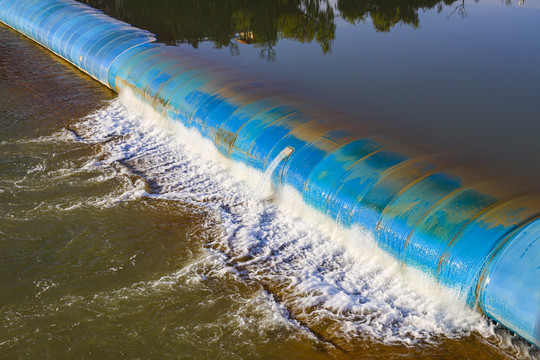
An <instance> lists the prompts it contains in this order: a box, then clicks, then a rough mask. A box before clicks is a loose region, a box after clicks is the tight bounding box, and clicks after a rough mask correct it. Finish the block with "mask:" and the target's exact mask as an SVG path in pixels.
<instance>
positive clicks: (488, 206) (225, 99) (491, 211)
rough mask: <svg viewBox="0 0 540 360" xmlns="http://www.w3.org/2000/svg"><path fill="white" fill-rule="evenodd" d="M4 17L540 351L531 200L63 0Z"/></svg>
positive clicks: (538, 208) (22, 3) (0, 16)
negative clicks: (359, 232) (265, 174)
mask: <svg viewBox="0 0 540 360" xmlns="http://www.w3.org/2000/svg"><path fill="white" fill-rule="evenodd" d="M0 21H2V22H3V23H4V24H6V25H7V26H10V27H11V28H13V29H15V30H16V31H18V32H20V33H22V34H24V35H25V36H27V37H29V38H30V39H32V40H34V41H35V42H37V43H39V44H41V45H42V46H44V47H46V48H47V49H49V50H50V51H52V52H54V53H55V54H57V55H58V56H60V57H62V58H63V59H65V60H67V61H68V62H70V63H72V64H73V65H75V66H76V67H78V68H79V69H81V70H82V71H84V72H85V73H87V74H88V75H90V76H91V77H93V78H94V79H96V80H98V81H100V82H101V83H102V84H104V85H105V86H108V87H109V88H111V89H112V90H114V91H117V92H121V91H122V90H123V89H130V90H131V91H132V92H134V93H136V94H137V96H139V97H141V98H143V99H145V100H146V101H147V102H148V103H151V104H152V105H153V106H154V107H155V108H156V110H158V111H159V112H161V113H164V114H166V115H167V116H168V117H169V118H170V119H171V120H172V121H180V122H181V123H183V124H184V125H185V126H187V127H191V128H196V129H198V131H199V132H200V133H201V134H202V136H204V137H206V138H208V139H211V140H212V141H213V142H214V143H215V145H216V147H217V148H218V149H219V151H221V152H222V153H223V154H225V155H226V156H228V157H230V158H232V159H233V160H236V161H239V162H243V163H245V164H247V165H249V166H251V167H253V168H256V169H259V170H261V171H265V170H266V169H267V168H268V167H269V165H270V163H272V161H273V160H274V159H275V158H276V157H278V155H280V154H282V152H283V151H284V150H285V149H288V150H287V151H288V152H287V154H288V155H287V156H286V157H284V158H283V160H282V161H281V162H280V163H279V165H278V166H277V168H276V169H275V171H274V172H273V173H272V177H273V181H274V183H275V184H276V185H277V186H280V185H288V186H291V187H293V188H294V189H296V190H297V191H298V192H299V193H300V194H302V196H303V199H304V200H305V202H306V203H307V204H309V205H310V206H312V207H313V208H316V209H317V210H318V211H320V212H322V213H324V214H326V215H327V216H328V217H330V218H332V219H335V220H336V221H338V222H339V223H341V224H343V225H344V226H361V227H363V228H364V229H366V230H367V231H370V232H371V233H372V234H373V236H374V238H375V239H376V241H377V243H378V244H379V246H380V247H381V248H382V249H384V250H386V251H387V252H389V253H390V254H392V255H393V256H395V257H396V258H397V259H399V260H400V261H402V262H404V263H406V264H407V265H410V266H413V267H416V268H419V269H421V270H423V271H424V272H426V273H427V274H429V275H430V276H432V277H433V278H435V279H437V281H439V282H440V283H442V284H444V285H445V286H448V287H450V288H453V289H456V290H457V291H459V293H460V294H462V295H463V297H464V298H465V299H466V301H467V302H468V303H469V304H470V306H471V307H475V308H477V309H478V310H479V311H481V312H483V313H484V314H486V315H487V316H489V317H490V318H492V319H494V320H495V321H497V322H499V323H501V324H503V325H504V326H506V327H507V328H508V329H510V330H512V331H513V332H515V333H517V334H519V335H521V336H522V337H523V338H525V339H527V340H528V341H530V342H531V343H533V344H535V345H537V346H540V315H539V308H540V216H539V215H540V196H539V195H538V194H522V193H520V192H519V191H514V190H511V189H510V188H509V187H507V186H505V185H504V184H498V183H497V182H493V181H484V180H482V179H480V178H478V177H476V176H473V175H472V174H471V173H470V172H467V171H462V170H460V169H458V168H452V167H449V166H448V165H447V164H445V161H444V159H441V158H438V157H435V156H422V155H418V154H417V153H415V152H414V151H412V150H403V149H399V148H397V147H395V146H394V145H393V144H391V143H388V142H386V141H383V140H380V139H378V138H375V137H369V136H364V135H362V134H361V133H358V132H353V131H352V130H350V129H347V128H341V129H340V128H336V126H335V121H334V119H333V117H332V114H327V115H321V113H317V114H314V113H312V112H310V111H309V110H308V109H307V108H302V107H301V106H298V105H297V104H295V103H292V102H289V101H286V100H284V99H282V98H279V97H276V96H273V94H271V93H269V92H268V90H266V89H265V88H264V87H262V86H260V85H257V84H256V83H252V82H246V81H240V80H238V78H236V77H235V76H233V75H232V74H230V73H228V72H227V71H224V70H220V69H219V68H217V67H216V66H212V65H208V64H204V63H201V61H198V60H195V59H193V58H191V57H189V56H186V55H185V54H183V52H182V51H181V50H180V49H179V48H177V47H173V46H166V45H164V44H159V43H156V42H155V37H154V35H153V34H151V33H149V32H147V31H144V30H140V29H137V28H134V27H133V26H131V25H129V24H126V23H124V22H121V21H118V20H116V19H113V18H110V17H108V16H106V15H104V14H103V13H102V12H100V11H98V10H95V9H93V8H91V7H89V6H86V5H84V4H81V3H78V2H75V1H72V0H0Z"/></svg>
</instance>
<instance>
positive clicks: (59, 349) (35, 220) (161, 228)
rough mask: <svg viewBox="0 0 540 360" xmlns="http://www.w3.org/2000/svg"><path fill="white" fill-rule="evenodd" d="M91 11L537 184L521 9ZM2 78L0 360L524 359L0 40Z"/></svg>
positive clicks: (363, 253)
mask: <svg viewBox="0 0 540 360" xmlns="http://www.w3.org/2000/svg"><path fill="white" fill-rule="evenodd" d="M89 2H90V3H91V4H92V5H93V6H96V7H100V8H102V9H103V10H105V11H107V12H109V13H111V14H112V15H114V16H116V17H119V18H123V19H124V20H126V21H128V22H130V23H133V24H134V25H136V26H139V27H142V28H147V29H149V30H152V31H154V32H156V33H157V34H158V36H159V38H160V40H161V41H165V42H168V43H177V44H179V46H184V47H192V48H194V49H193V51H194V52H196V53H198V54H200V55H201V56H204V57H210V58H212V59H214V61H216V62H220V63H223V64H225V65H226V66H230V67H232V68H234V69H235V70H236V71H241V72H245V73H246V74H247V76H250V77H256V78H264V79H266V81H268V82H271V83H272V85H273V86H277V87H279V88H281V89H284V90H283V91H284V92H288V93H290V94H292V95H294V96H296V97H301V98H307V99H311V101H314V102H316V103H317V104H318V105H320V104H321V103H322V104H324V106H326V107H333V108H336V109H338V110H339V111H340V112H343V113H345V114H348V115H349V117H348V118H349V119H350V120H349V121H352V122H355V121H364V122H368V123H369V124H374V125H376V126H379V127H381V128H382V129H383V131H385V132H387V133H388V134H390V135H392V136H396V137H402V138H403V139H405V140H406V141H410V142H413V143H415V144H417V145H421V146H424V147H425V148H426V149H428V150H429V151H443V152H461V154H460V155H462V156H464V158H465V159H467V161H468V162H469V163H470V164H472V165H473V166H475V167H480V168H482V170H483V171H485V172H487V173H490V174H492V175H494V176H495V175H496V176H505V177H509V178H511V179H512V180H514V181H516V182H519V183H521V184H523V186H529V187H534V186H535V185H536V184H537V183H538V179H539V177H538V173H537V172H538V171H539V170H538V169H539V168H540V167H539V166H538V165H539V164H540V162H539V156H540V155H539V153H540V151H538V150H540V149H539V145H538V142H537V141H536V137H537V134H538V133H539V132H538V130H540V129H539V127H540V125H539V123H540V122H539V121H538V120H539V118H538V105H537V104H538V100H540V90H539V87H538V80H539V74H540V72H539V67H538V64H539V63H540V62H538V60H539V59H540V46H539V45H538V42H537V41H535V38H536V37H537V36H536V34H539V33H540V10H538V8H540V5H539V2H538V1H537V2H533V1H530V2H527V0H526V2H525V3H524V4H523V6H521V7H520V6H518V5H519V4H518V3H511V4H506V3H504V4H503V3H500V2H488V1H485V2H482V1H481V2H479V3H468V2H465V3H461V2H452V1H447V2H445V3H439V2H436V1H412V2H406V1H401V2H399V3H396V2H393V1H382V2H369V1H337V2H332V3H326V2H317V1H290V2H287V1H285V2H282V1H280V2H275V3H274V2H268V3H265V5H261V4H259V2H252V1H227V2H217V1H216V2H209V1H189V2H188V1H183V2H176V1H174V2H173V1H162V2H159V6H150V4H151V2H149V1H146V2H145V1H139V0H137V1H135V0H133V1H89ZM195 48H196V49H195ZM0 79H1V81H0V124H1V126H0V174H1V176H0V242H1V247H2V251H0V316H1V319H2V331H0V354H1V355H2V356H1V357H2V358H34V357H38V356H40V357H47V358H115V359H116V358H193V359H206V358H225V359H247V358H260V359H302V358H305V359H318V358H320V359H328V358H336V359H358V358H362V359H363V358H370V359H374V358H381V359H387V358H398V357H399V358H426V359H430V358H446V359H456V358H475V359H505V358H514V357H517V358H528V357H536V358H538V350H535V349H531V347H530V346H529V345H527V344H526V343H525V342H523V341H522V340H520V339H518V338H516V337H514V336H512V335H511V334H510V333H508V332H507V331H506V330H504V329H501V328H500V327H498V326H496V325H494V324H492V323H491V322H489V321H488V320H486V319H484V318H482V317H481V316H479V315H477V314H475V313H474V312H472V311H469V310H467V309H465V308H464V307H463V306H462V305H461V304H460V302H459V300H457V299H456V297H455V296H454V295H453V294H449V293H447V292H446V291H445V290H444V289H440V288H437V287H436V286H434V285H433V284H431V283H430V282H429V279H425V278H423V277H422V276H420V275H418V274H415V273H410V272H408V271H407V270H406V269H403V268H402V267H401V266H400V265H399V264H397V263H395V262H394V261H393V260H392V259H389V258H387V257H386V256H385V255H384V254H382V253H380V252H379V251H378V250H377V249H376V248H375V247H374V246H373V245H372V243H371V242H370V240H369V237H368V236H366V235H365V234H361V233H355V232H354V231H346V230H345V229H340V228H336V227H334V226H333V225H332V224H330V223H328V221H325V220H324V219H320V218H317V217H316V215H314V214H311V213H309V212H308V211H303V210H299V209H301V206H300V204H299V203H298V202H295V199H294V198H291V196H290V194H276V193H272V191H271V190H268V189H266V185H265V184H264V177H263V176H262V175H261V174H253V173H251V172H249V171H248V170H246V169H242V168H237V167H234V166H232V165H231V164H227V163H225V162H223V161H222V159H219V158H218V157H217V156H216V155H215V152H213V149H212V148H211V147H209V146H208V144H205V143H204V142H202V141H200V140H199V139H197V136H196V134H193V133H190V132H189V131H187V130H186V129H183V128H181V127H177V126H173V125H170V124H167V123H166V122H165V121H163V120H162V119H160V118H159V116H157V115H156V114H153V113H152V112H151V111H149V110H148V109H146V108H144V106H143V105H141V104H139V103H137V101H136V100H134V99H133V98H131V97H130V96H129V95H125V96H122V97H121V98H117V97H116V95H114V94H113V93H111V92H109V91H108V90H107V89H105V88H103V87H102V86H100V85H99V84H98V83H96V82H95V81H93V80H91V79H89V78H87V77H85V76H83V75H81V73H80V72H79V71H77V70H76V69H74V68H73V67H71V66H69V65H67V64H66V63H64V62H62V61H60V60H58V59H57V58H56V57H54V56H53V55H51V54H49V53H48V52H47V51H45V50H43V49H41V48H39V47H37V46H36V45H34V44H33V43H32V42H30V41H29V40H27V39H25V38H23V37H21V36H19V35H17V34H15V33H13V32H12V31H11V30H9V29H7V28H5V27H2V26H0ZM313 99H315V100H313ZM186 139H188V141H187V140H186ZM407 139H408V140H407ZM458 150H459V151H458ZM233 175H234V176H233ZM238 179H248V180H251V181H247V183H250V184H251V185H249V184H246V182H242V181H240V180H238ZM261 179H263V180H262V182H261Z"/></svg>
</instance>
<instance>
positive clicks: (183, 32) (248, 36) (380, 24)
mask: <svg viewBox="0 0 540 360" xmlns="http://www.w3.org/2000/svg"><path fill="white" fill-rule="evenodd" d="M81 1H83V2H85V3H88V4H90V5H92V6H94V7H96V8H99V9H102V10H103V11H105V12H106V13H108V14H110V15H112V16H114V17H117V18H120V19H122V20H124V21H127V22H129V23H131V24H133V25H135V26H138V27H141V28H144V29H148V30H150V31H152V32H154V33H156V34H157V35H158V38H159V39H160V40H161V41H164V42H168V43H187V44H190V45H191V46H193V47H195V48H196V47H198V45H199V44H200V43H201V42H203V41H211V42H213V44H214V46H215V47H217V48H222V47H228V48H229V50H230V52H231V54H233V55H235V54H238V53H239V47H238V44H239V43H248V44H252V45H253V46H255V47H257V48H259V49H260V56H261V57H262V58H266V59H268V60H271V61H273V60H274V59H275V57H276V53H275V46H276V44H277V42H278V41H279V40H280V39H290V40H295V41H298V42H301V43H310V42H313V41H316V42H317V43H318V44H319V45H320V47H321V50H322V51H323V52H324V53H327V52H329V51H330V50H331V46H332V42H333V40H334V38H335V32H336V23H335V18H336V13H335V12H339V14H340V15H341V17H342V18H344V19H345V20H346V21H349V22H351V23H358V22H365V21H366V20H368V19H371V21H372V23H373V26H374V27H375V29H376V30H377V31H382V32H388V31H390V30H391V29H392V27H394V26H395V25H397V24H406V25H409V26H412V27H414V28H416V27H418V26H419V24H420V21H419V17H418V12H419V11H420V10H427V9H432V8H437V10H438V11H439V12H440V11H442V9H443V7H444V6H445V5H451V4H453V3H454V2H455V1H457V0H338V1H337V4H336V6H335V8H334V7H333V6H331V5H330V3H329V0H267V1H254V0H153V1H152V0H81Z"/></svg>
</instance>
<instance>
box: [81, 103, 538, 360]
mask: <svg viewBox="0 0 540 360" xmlns="http://www.w3.org/2000/svg"><path fill="white" fill-rule="evenodd" d="M128 109H129V110H128ZM76 130H77V133H78V134H80V136H81V137H82V139H84V141H88V142H95V143H101V144H102V145H101V146H102V151H101V152H100V153H99V154H97V155H96V159H92V160H91V161H89V162H88V164H86V165H85V167H86V168H92V167H96V168H114V169H128V170H129V171H135V172H136V173H137V174H139V176H140V179H141V180H140V183H137V182H136V181H135V182H134V183H132V186H131V188H129V187H127V188H125V189H123V190H122V193H121V194H115V195H114V196H112V197H110V198H108V199H101V200H100V204H102V205H104V204H105V203H106V202H112V203H114V202H118V201H126V200H130V199H135V198H139V197H142V196H145V197H150V198H156V199H166V200H174V201H177V202H178V203H179V204H181V203H187V204H195V205H197V206H202V207H204V208H206V209H207V210H208V212H209V213H210V214H212V215H213V217H214V219H212V222H213V223H217V224H218V225H219V228H220V229H221V230H220V234H219V236H216V237H215V238H213V239H211V240H209V241H208V244H207V245H208V247H209V248H210V249H211V253H213V252H217V253H218V254H220V256H218V257H217V258H218V259H220V264H221V266H222V267H223V269H230V268H231V267H232V268H233V269H234V271H236V272H238V273H241V274H243V276H245V277H247V278H249V279H250V280H255V281H257V282H259V283H261V284H263V285H264V286H265V289H266V292H265V293H268V292H269V293H273V294H275V295H276V296H274V297H272V296H270V297H267V299H268V301H270V302H274V303H276V304H277V303H278V304H279V306H277V307H276V309H281V310H279V311H278V310H276V311H278V312H279V316H278V317H279V318H280V319H283V317H284V316H285V317H287V316H290V318H289V319H288V320H289V321H291V322H294V323H296V321H297V320H298V321H299V323H302V324H304V325H305V326H307V327H308V328H310V329H318V330H314V331H315V332H316V333H318V334H319V335H321V337H322V338H325V339H328V338H329V337H332V339H330V340H331V341H333V342H335V341H334V340H333V339H335V338H338V339H344V341H342V343H346V342H350V341H354V340H355V339H372V340H374V341H377V342H381V343H386V344H405V345H411V344H422V343H424V344H426V343H427V344H434V343H435V344H436V343H437V342H439V341H441V340H444V339H448V338H451V339H454V338H460V337H466V336H469V335H470V334H472V333H479V334H481V336H483V337H485V338H486V339H488V342H489V343H490V344H491V345H492V346H496V347H499V348H504V349H505V351H507V352H509V353H511V355H513V356H519V357H527V356H529V355H530V354H529V352H528V346H527V345H526V344H524V343H523V342H519V341H518V342H517V343H516V342H515V341H512V340H509V338H510V335H508V334H507V333H505V332H503V333H502V334H501V333H500V332H498V331H496V327H495V326H494V325H493V324H492V323H491V322H490V321H488V320H486V319H485V318H483V317H482V316H481V315H479V314H478V313H476V312H474V311H472V310H470V309H469V308H467V307H466V306H465V305H464V304H463V303H462V302H461V301H460V300H459V299H458V297H457V296H456V295H455V294H453V293H451V292H450V291H449V290H448V289H445V288H442V287H440V286H438V285H437V284H436V283H435V282H433V281H432V280H431V279H429V278H428V277H426V276H425V275H423V274H420V273H418V272H416V271H414V270H411V269H408V268H406V267H404V266H402V265H400V264H399V263H398V262H396V261H395V260H394V259H393V258H391V257H390V256H388V255H386V254H385V253H384V252H382V251H381V250H380V249H379V248H378V247H377V246H376V245H375V242H374V240H373V239H372V237H371V236H370V234H367V233H365V232H363V231H362V230H361V229H358V228H355V229H344V228H342V227H340V226H338V225H336V224H335V223H334V222H333V221H331V220H329V219H326V218H324V217H323V216H322V215H321V214H319V213H317V212H315V211H313V210H311V209H310V208H308V207H306V206H305V205H304V203H303V202H302V200H301V197H300V195H299V194H298V193H296V192H295V191H294V190H292V189H282V190H281V191H280V192H279V193H277V194H275V196H274V201H272V202H269V201H264V196H263V197H262V198H261V196H258V195H257V194H256V192H255V191H254V189H255V188H257V186H258V185H259V183H260V181H261V179H265V177H264V175H263V174H262V173H260V172H257V171H255V170H253V169H251V168H248V167H246V166H244V165H242V164H238V163H234V162H232V161H231V160H229V159H227V158H225V157H224V156H222V155H221V154H220V153H219V152H218V151H217V149H216V148H215V147H214V146H213V144H212V143H211V141H209V140H207V139H204V138H202V137H201V136H200V134H199V133H198V132H196V131H194V130H190V129H187V128H185V127H184V126H182V125H181V124H178V123H173V122H171V121H169V120H167V119H164V118H163V117H162V116H161V115H160V114H157V113H156V112H155V111H154V110H153V109H152V108H150V107H149V106H147V105H146V104H144V103H143V102H141V101H140V100H138V99H137V97H135V96H134V95H132V94H129V93H124V94H122V95H121V96H120V98H119V99H116V100H114V101H112V102H111V103H110V104H109V105H108V106H107V107H106V108H104V109H102V110H100V111H98V112H97V113H95V114H93V115H92V116H90V117H88V118H87V119H84V120H83V121H82V122H81V123H79V124H78V125H77V129H76ZM118 164H121V166H118ZM128 170H125V171H128ZM118 171H124V170H118ZM143 179H144V181H143ZM263 181H269V179H266V180H263ZM143 183H144V185H143ZM215 259H216V257H213V260H212V261H215ZM184 271H185V270H181V271H180V272H179V273H176V274H171V275H170V276H169V277H165V278H160V279H156V280H155V281H154V282H150V283H144V284H138V285H136V286H135V288H136V287H138V286H143V287H144V288H145V289H149V288H156V287H158V288H159V287H160V286H163V284H165V283H166V284H169V285H168V286H170V284H175V281H174V279H175V278H177V277H180V276H183V275H182V274H183V272H184ZM224 271H228V270H224ZM171 279H172V280H171ZM192 280H193V279H192ZM283 309H286V311H285V310H283ZM269 321H275V319H273V320H272V319H270V320H269ZM320 324H325V325H324V327H326V329H324V328H323V327H322V326H321V325H320ZM322 328H323V329H322Z"/></svg>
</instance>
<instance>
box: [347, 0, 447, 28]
mask: <svg viewBox="0 0 540 360" xmlns="http://www.w3.org/2000/svg"><path fill="white" fill-rule="evenodd" d="M456 1H457V0H442V1H441V0H401V1H400V0H358V1H355V0H338V3H337V8H338V9H339V12H340V13H341V16H342V17H343V18H344V19H345V20H347V21H349V22H351V23H358V22H364V21H366V20H368V18H371V22H372V23H373V26H374V27H375V29H376V30H377V31H381V32H388V31H390V30H391V29H392V28H393V27H394V26H395V25H397V24H405V25H410V26H412V27H413V28H417V27H418V26H420V20H419V17H418V11H419V10H428V9H433V8H437V11H438V12H441V11H442V9H443V8H444V6H445V5H451V4H453V3H454V2H456Z"/></svg>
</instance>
